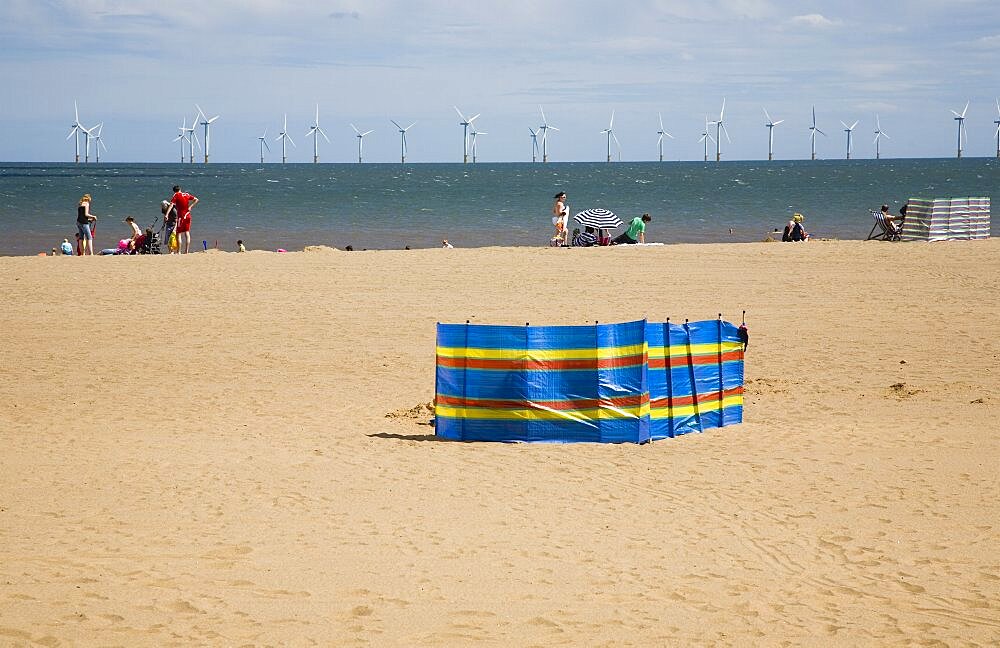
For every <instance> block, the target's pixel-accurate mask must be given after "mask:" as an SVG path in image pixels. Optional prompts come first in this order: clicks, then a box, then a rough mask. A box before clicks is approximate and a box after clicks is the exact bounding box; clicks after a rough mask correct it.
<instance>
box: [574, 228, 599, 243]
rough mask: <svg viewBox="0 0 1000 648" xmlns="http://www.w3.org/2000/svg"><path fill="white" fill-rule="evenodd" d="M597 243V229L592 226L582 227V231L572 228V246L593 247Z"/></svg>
mask: <svg viewBox="0 0 1000 648" xmlns="http://www.w3.org/2000/svg"><path fill="white" fill-rule="evenodd" d="M597 243H598V238H597V230H595V229H594V228H593V227H590V226H587V227H585V228H583V232H581V231H580V230H579V229H575V230H573V247H593V246H595V245H597Z"/></svg>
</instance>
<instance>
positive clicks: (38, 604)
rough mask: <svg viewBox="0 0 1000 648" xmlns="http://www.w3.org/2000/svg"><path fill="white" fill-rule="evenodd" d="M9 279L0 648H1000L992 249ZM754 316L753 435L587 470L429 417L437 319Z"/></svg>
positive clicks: (130, 261) (227, 268) (18, 266)
mask: <svg viewBox="0 0 1000 648" xmlns="http://www.w3.org/2000/svg"><path fill="white" fill-rule="evenodd" d="M0 272H2V274H3V277H4V281H3V283H2V286H0V330H2V331H3V337H4V344H3V346H2V348H0V360H2V362H0V645H35V644H42V645H46V646H57V645H81V646H90V645H101V646H111V645H122V646H139V645H159V646H191V645H226V646H239V645H279V644H285V645H311V644H320V645H336V646H352V645H377V646H466V645H485V646H511V645H517V646H521V645H538V646H553V645H567V646H581V645H587V646H597V645H608V646H623V645H637V646H650V645H688V644H709V643H720V644H744V645H745V644H763V645H770V644H779V643H782V642H787V643H790V644H793V645H878V646H884V645H896V644H913V643H924V642H927V643H934V642H944V643H947V644H951V645H959V644H961V645H965V643H966V642H968V643H969V644H994V645H995V644H996V642H997V641H998V639H1000V528H998V525H1000V504H998V501H1000V500H998V495H1000V489H998V467H1000V444H998V438H1000V433H998V427H1000V426H998V423H997V420H998V412H1000V390H998V387H1000V366H998V365H1000V363H998V357H1000V342H998V332H1000V324H998V311H997V304H998V300H1000V283H998V277H1000V241H997V240H995V239H994V240H989V241H985V242H969V243H961V242H955V243H943V244H891V243H877V242H868V243H862V242H858V241H853V242H847V241H844V242H823V241H814V242H810V243H808V244H794V245H789V244H780V243H771V244H765V243H758V244H742V245H670V246H666V247H659V248H656V247H650V248H644V249H636V248H616V249H576V250H560V249H479V250H464V249H455V250H437V249H432V250H413V251H398V252H396V251H384V252H353V253H345V252H338V251H333V250H329V249H326V250H318V251H315V252H301V253H294V254H270V253H263V252H251V253H249V254H243V255H236V254H226V253H216V254H204V253H202V254H196V255H191V256H188V257H184V258H179V257H166V256H164V257H148V258H124V257H116V258H84V259H80V258H35V257H31V258H4V259H0ZM744 308H745V309H746V310H747V311H748V315H747V317H748V324H749V327H750V332H751V342H750V349H749V352H748V356H747V361H746V374H747V397H746V407H745V420H746V422H745V423H744V424H743V425H740V426H734V427H727V428H723V429H716V430H711V431H709V432H707V433H705V434H700V435H689V436H686V437H683V438H680V439H675V440H667V441H661V442H657V443H654V444H652V445H645V446H634V445H618V446H612V445H607V446H602V445H590V444H578V445H509V444H466V443H449V442H438V441H436V440H435V439H434V437H433V436H432V435H433V428H431V427H429V426H427V425H425V424H424V423H425V422H426V419H427V415H426V412H424V411H422V410H421V407H420V406H421V405H422V404H424V403H427V402H429V401H431V399H432V398H433V390H434V323H435V322H436V321H438V320H440V321H453V322H455V321H464V320H465V319H471V320H472V321H473V322H482V323H497V324H508V323H512V324H517V323H523V322H525V321H530V322H531V323H532V324H583V323H586V322H592V321H593V320H595V319H597V320H600V321H602V322H612V321H626V320H630V319H636V318H641V317H643V316H648V317H650V318H651V319H652V318H655V319H661V318H664V317H667V316H670V317H671V318H672V319H674V320H675V321H676V320H677V319H683V318H690V319H692V320H695V319H710V318H714V317H715V316H716V314H717V313H719V312H720V311H721V312H722V313H723V314H724V315H725V316H726V318H727V319H730V320H733V321H739V317H740V312H741V311H742V310H743V309H744ZM411 410H412V411H411ZM387 415H388V416H387Z"/></svg>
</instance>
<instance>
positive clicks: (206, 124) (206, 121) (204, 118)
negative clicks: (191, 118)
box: [194, 104, 219, 164]
mask: <svg viewBox="0 0 1000 648" xmlns="http://www.w3.org/2000/svg"><path fill="white" fill-rule="evenodd" d="M194 107H195V108H197V109H198V114H199V115H201V125H202V126H203V127H204V128H205V164H208V149H209V143H210V140H209V138H210V137H211V133H210V131H209V127H210V126H211V125H212V122H214V121H215V120H216V119H218V118H219V115H216V116H215V117H212V118H211V119H209V117H208V116H207V115H205V112H204V111H203V110H202V109H201V106H199V105H198V104H195V105H194Z"/></svg>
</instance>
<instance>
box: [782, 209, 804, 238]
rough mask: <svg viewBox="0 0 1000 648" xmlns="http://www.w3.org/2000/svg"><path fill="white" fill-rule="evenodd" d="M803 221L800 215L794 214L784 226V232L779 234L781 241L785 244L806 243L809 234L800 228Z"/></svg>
mask: <svg viewBox="0 0 1000 648" xmlns="http://www.w3.org/2000/svg"><path fill="white" fill-rule="evenodd" d="M804 219H805V217H804V216H803V215H802V214H799V213H796V214H794V215H793V216H792V220H790V221H788V225H785V231H784V232H782V233H781V240H782V241H784V242H786V243H788V242H797V241H808V240H809V233H808V232H806V230H805V228H804V227H803V226H802V221H803V220H804Z"/></svg>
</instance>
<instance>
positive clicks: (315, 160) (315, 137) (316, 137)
mask: <svg viewBox="0 0 1000 648" xmlns="http://www.w3.org/2000/svg"><path fill="white" fill-rule="evenodd" d="M310 135H312V138H313V164H317V163H319V136H320V135H322V136H323V139H325V140H326V143H327V144H329V143H330V138H329V137H327V136H326V131H324V130H323V129H322V128H320V127H319V104H316V121H315V122H314V123H313V125H312V127H311V128H310V129H309V132H308V133H306V137H309V136H310Z"/></svg>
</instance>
